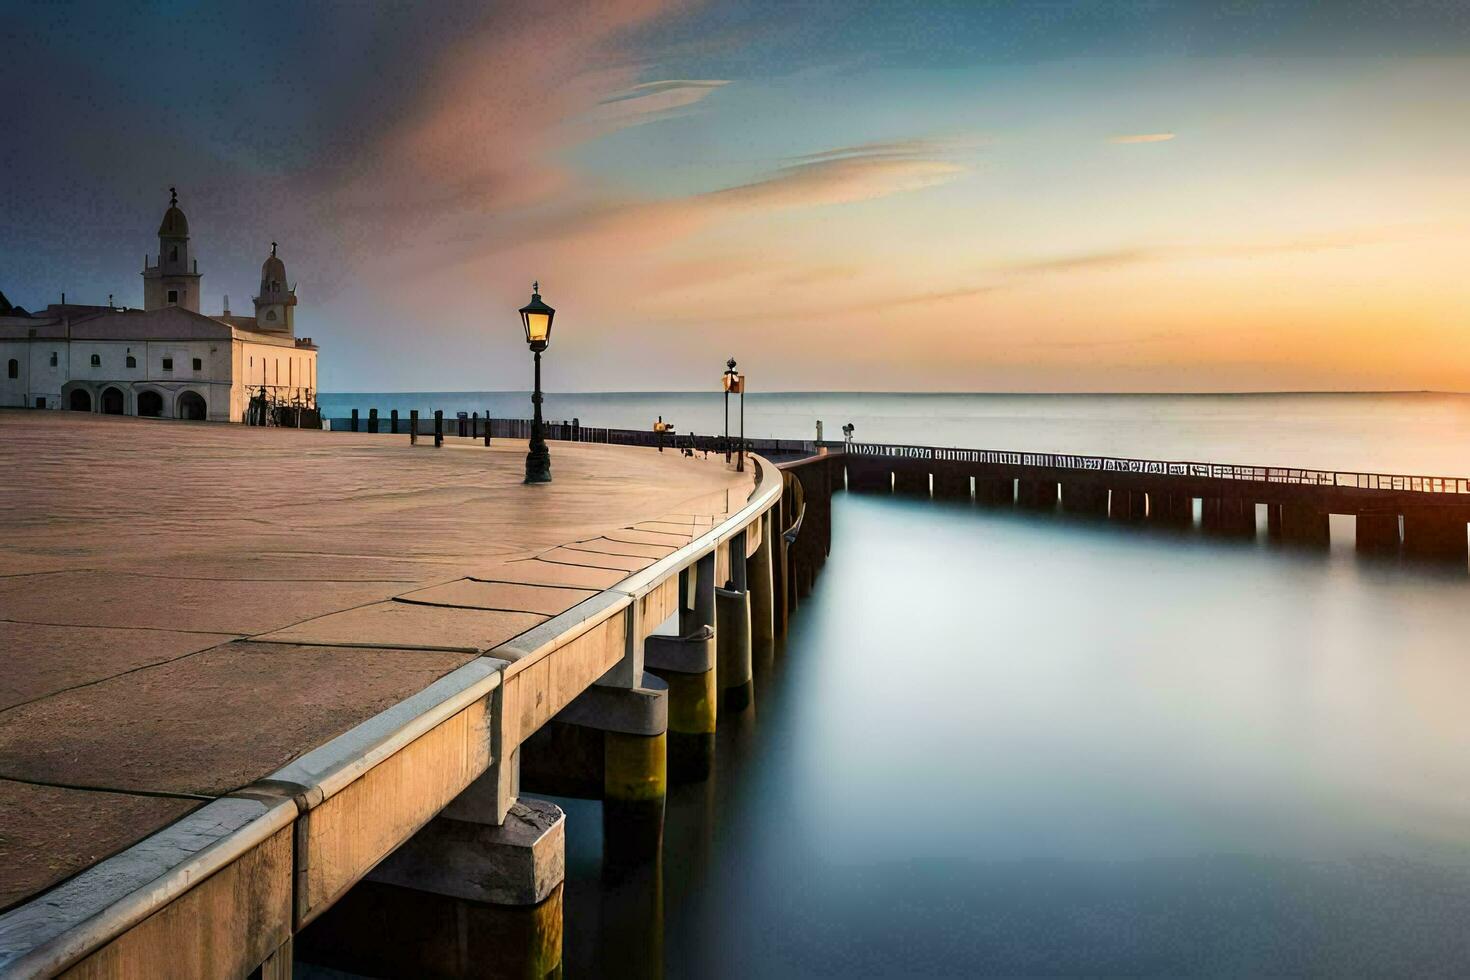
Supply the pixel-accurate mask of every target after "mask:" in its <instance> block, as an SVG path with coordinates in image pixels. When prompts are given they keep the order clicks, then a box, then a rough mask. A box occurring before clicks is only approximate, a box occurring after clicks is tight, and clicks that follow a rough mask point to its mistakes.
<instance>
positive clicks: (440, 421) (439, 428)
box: [434, 408, 444, 449]
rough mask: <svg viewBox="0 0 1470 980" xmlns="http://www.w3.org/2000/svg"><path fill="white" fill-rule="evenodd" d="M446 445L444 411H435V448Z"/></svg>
mask: <svg viewBox="0 0 1470 980" xmlns="http://www.w3.org/2000/svg"><path fill="white" fill-rule="evenodd" d="M442 445H444V410H443V409H442V408H436V409H434V448H435V449H438V448H439V447H440V446H442Z"/></svg>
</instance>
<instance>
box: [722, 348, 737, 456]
mask: <svg viewBox="0 0 1470 980" xmlns="http://www.w3.org/2000/svg"><path fill="white" fill-rule="evenodd" d="M737 377H739V375H737V374H736V373H735V358H733V357H732V358H730V359H729V360H728V361H726V362H725V373H724V375H722V376H721V378H720V381H721V382H722V383H723V385H724V387H725V462H727V463H728V462H730V392H732V391H734V390H735V379H736V378H737Z"/></svg>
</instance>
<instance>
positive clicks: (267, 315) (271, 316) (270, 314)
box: [265, 310, 276, 323]
mask: <svg viewBox="0 0 1470 980" xmlns="http://www.w3.org/2000/svg"><path fill="white" fill-rule="evenodd" d="M265 318H266V319H267V320H270V321H271V322H273V323H274V322H275V319H276V311H275V310H266V311H265Z"/></svg>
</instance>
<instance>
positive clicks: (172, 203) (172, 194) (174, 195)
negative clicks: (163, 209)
mask: <svg viewBox="0 0 1470 980" xmlns="http://www.w3.org/2000/svg"><path fill="white" fill-rule="evenodd" d="M178 204H179V192H178V189H177V188H174V187H170V188H169V189H168V206H169V207H171V208H173V207H178Z"/></svg>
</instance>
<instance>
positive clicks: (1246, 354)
mask: <svg viewBox="0 0 1470 980" xmlns="http://www.w3.org/2000/svg"><path fill="white" fill-rule="evenodd" d="M0 40H3V42H4V47H5V51H6V56H5V58H4V59H3V60H0V214H3V215H4V220H3V221H0V291H3V292H4V293H5V294H6V296H7V297H8V298H9V299H10V300H11V302H13V303H19V304H21V305H23V306H26V307H28V308H31V309H35V308H38V307H42V306H44V305H45V304H46V303H48V302H56V301H58V300H59V298H60V294H61V293H62V292H63V291H65V292H66V294H67V298H68V300H69V301H72V302H94V303H102V302H105V301H106V298H107V296H108V295H109V294H112V295H114V297H115V299H116V301H117V302H118V303H120V304H129V305H135V306H139V305H141V303H142V283H141V279H140V276H139V272H140V271H141V269H142V267H143V260H144V256H145V254H156V252H157V250H158V242H157V238H156V237H155V232H156V228H157V225H158V222H159V220H160V218H161V215H162V212H163V210H164V208H165V207H166V206H167V201H168V189H169V187H170V186H176V187H177V188H178V190H179V200H180V205H181V206H182V207H183V209H184V211H185V212H186V213H187V215H188V217H189V223H190V231H191V235H192V238H191V242H190V247H191V253H192V254H193V255H195V256H197V257H198V259H199V269H200V271H201V272H202V273H203V274H204V280H203V289H204V296H205V300H204V309H205V311H206V312H211V313H212V312H217V311H218V310H220V309H221V307H222V303H223V297H224V296H225V295H228V296H229V297H230V299H231V308H232V310H233V311H234V312H237V313H238V312H241V311H248V310H249V309H250V297H251V296H252V295H253V294H254V292H255V291H256V289H257V286H258V283H259V271H258V270H259V267H260V263H261V262H262V261H263V260H264V258H265V256H266V255H267V254H268V253H269V250H270V243H271V242H272V241H277V242H280V254H281V256H282V258H283V259H284V260H285V262H286V265H287V270H288V274H289V277H290V278H291V279H292V280H293V281H294V282H295V283H296V284H297V289H298V295H299V297H300V304H299V305H298V307H297V311H296V329H297V333H298V335H307V336H311V337H312V338H314V339H315V340H316V342H317V343H318V344H319V345H320V346H321V354H320V379H321V386H322V388H323V390H326V391H427V390H449V391H455V390H479V389H523V388H525V387H527V386H528V381H529V373H530V360H529V355H528V353H527V351H526V348H525V344H524V339H523V337H522V335H521V333H520V326H519V321H518V318H517V316H516V310H517V308H518V307H520V306H521V305H523V304H524V303H525V302H526V301H527V300H528V299H529V294H530V285H531V282H532V281H533V280H540V282H541V284H542V295H543V298H544V299H545V300H546V301H547V302H548V303H550V304H551V305H552V306H554V307H556V309H557V310H558V315H557V319H556V323H555V326H554V332H553V336H552V345H551V349H550V351H549V352H548V353H547V355H546V360H545V376H546V384H547V387H548V388H550V389H552V390H560V391H607V390H699V389H703V388H716V387H718V384H719V377H720V372H721V371H722V370H723V365H724V361H725V359H726V358H727V357H729V356H735V357H737V358H738V359H739V361H740V365H741V367H742V368H743V369H744V370H745V371H746V373H747V376H748V378H749V382H748V384H749V389H750V390H751V391H760V390H765V391H777V390H781V391H790V390H844V391H848V390H887V391H1240V390H1328V389H1331V390H1351V389H1377V390H1383V389H1395V390H1397V389H1423V388H1429V389H1440V390H1470V3H1466V2H1464V0H1397V2H1395V3H1392V4H1389V3H1382V2H1376V0H1375V2H1369V0H1333V2H1327V3H1311V2H1304V0H1303V2H1288V0H1257V2H1244V0H1230V2H1224V0H1222V2H1208V0H1198V2H1189V3H1186V2H1177V3H1176V2H1167V0H1137V2H1115V3H1105V2H1084V0H1076V2H1067V0H1049V2H1048V0H1036V2H1030V3H1000V2H989V3H987V2H983V0H969V2H953V3H947V2H923V0H909V2H895V3H855V2H835V0H834V2H826V0H784V2H758V0H733V2H725V3H706V4H686V3H676V2H670V0H598V2H568V0H563V2H558V3H556V4H550V3H538V2H524V0H516V2H507V3H497V4H485V3H477V4H468V3H458V2H453V0H436V2H435V3H433V4H416V3H401V4H398V3H388V2H380V3H369V4H360V3H342V4H331V3H271V2H253V3H249V4H244V3H241V4H188V3H150V4H141V3H130V2H123V0H113V2H109V3H105V4H85V3H81V4H67V3H56V2H48V3H38V4H34V5H31V4H25V3H21V4H19V5H17V4H16V3H14V2H9V3H5V4H4V5H3V9H0Z"/></svg>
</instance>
